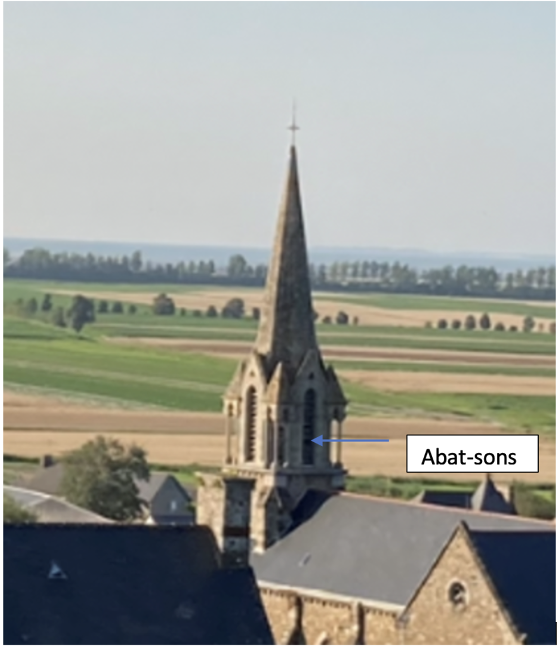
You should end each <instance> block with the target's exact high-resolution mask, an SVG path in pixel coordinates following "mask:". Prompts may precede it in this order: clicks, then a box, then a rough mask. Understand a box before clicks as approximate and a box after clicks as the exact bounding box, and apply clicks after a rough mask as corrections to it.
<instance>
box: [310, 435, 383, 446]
mask: <svg viewBox="0 0 560 647" xmlns="http://www.w3.org/2000/svg"><path fill="white" fill-rule="evenodd" d="M313 442H314V443H317V445H321V447H322V446H323V443H388V442H389V439H388V438H331V439H330V440H327V438H323V436H317V438H313Z"/></svg>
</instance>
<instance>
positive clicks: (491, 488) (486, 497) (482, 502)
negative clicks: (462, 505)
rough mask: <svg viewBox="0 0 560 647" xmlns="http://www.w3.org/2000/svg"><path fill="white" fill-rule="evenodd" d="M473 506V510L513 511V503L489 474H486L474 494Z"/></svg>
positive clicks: (509, 512)
mask: <svg viewBox="0 0 560 647" xmlns="http://www.w3.org/2000/svg"><path fill="white" fill-rule="evenodd" d="M471 508H472V509H473V510H486V511H489V512H502V513H504V514H511V513H512V512H513V508H512V506H511V504H509V503H508V502H507V501H506V500H505V499H504V495H503V494H502V493H501V492H500V491H499V490H498V489H497V488H496V486H495V485H494V481H493V480H492V479H491V478H490V476H489V475H487V476H486V478H485V479H484V480H483V481H482V483H481V484H480V485H479V486H478V487H477V488H476V491H475V493H474V494H473V495H472V499H471Z"/></svg>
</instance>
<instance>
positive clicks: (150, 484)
mask: <svg viewBox="0 0 560 647" xmlns="http://www.w3.org/2000/svg"><path fill="white" fill-rule="evenodd" d="M134 482H135V483H136V487H137V488H138V495H139V496H140V498H141V499H142V500H144V501H146V502H147V503H148V504H149V503H150V502H151V501H153V499H154V498H155V496H156V495H157V493H158V492H159V491H160V490H161V488H162V487H163V486H164V485H165V484H166V483H173V486H174V487H175V489H176V491H177V493H178V494H179V495H181V496H182V497H183V499H184V501H190V498H191V497H190V495H189V494H188V492H187V491H186V490H185V488H184V487H183V486H182V485H181V484H180V483H179V481H178V480H177V479H176V478H175V477H174V476H173V475H172V474H165V472H152V474H151V475H150V480H149V481H142V480H140V479H134Z"/></svg>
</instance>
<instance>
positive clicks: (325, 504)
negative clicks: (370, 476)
mask: <svg viewBox="0 0 560 647" xmlns="http://www.w3.org/2000/svg"><path fill="white" fill-rule="evenodd" d="M294 520H295V523H294V526H295V527H294V528H293V529H292V531H291V532H290V533H289V534H287V535H286V536H285V537H284V538H283V539H281V540H280V541H279V542H277V543H276V544H274V545H273V546H271V547H270V548H269V549H268V550H267V551H266V552H265V553H264V554H260V555H259V554H254V555H253V556H252V564H253V566H254V568H255V572H256V575H257V579H258V580H259V582H260V583H261V584H266V583H268V584H273V585H279V586H293V587H296V588H302V589H311V590H315V591H323V592H326V593H332V594H336V595H339V596H349V597H355V598H360V599H362V600H371V601H376V602H380V603H389V604H393V605H401V606H404V605H406V603H407V602H408V601H409V599H410V598H411V597H412V595H413V594H414V592H415V591H416V589H417V588H418V586H419V585H420V583H421V582H422V580H423V578H424V577H425V575H426V574H427V573H428V570H429V569H430V567H431V566H432V564H433V563H434V561H435V559H436V557H437V556H438V555H439V553H440V552H441V550H442V548H443V547H444V545H445V543H446V542H447V540H448V539H449V538H450V536H451V534H452V532H453V531H454V529H455V528H456V527H457V525H458V524H459V522H460V521H464V522H465V523H466V524H467V526H468V527H469V529H472V530H503V531H507V530H533V531H535V530H541V529H542V530H544V531H546V530H547V531H549V533H550V534H552V535H553V534H554V532H555V526H554V525H552V524H550V523H548V522H539V521H537V520H532V519H524V518H521V517H516V516H511V515H498V514H492V513H479V512H474V511H470V510H462V509H459V508H444V507H439V506H431V505H427V504H415V503H410V502H404V501H396V500H391V499H382V498H376V497H366V496H357V495H351V494H339V495H333V496H329V495H327V494H323V493H320V492H314V491H309V492H308V493H307V494H306V495H305V496H304V497H303V499H302V501H301V502H300V504H299V506H298V507H297V508H296V510H295V513H294ZM550 568H552V565H550Z"/></svg>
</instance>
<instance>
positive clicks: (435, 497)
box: [413, 490, 472, 509]
mask: <svg viewBox="0 0 560 647" xmlns="http://www.w3.org/2000/svg"><path fill="white" fill-rule="evenodd" d="M471 498H472V492H457V491H456V490H455V491H454V490H423V491H422V492H420V494H419V495H418V496H417V497H414V499H413V500H414V501H415V502H416V503H429V504H430V505H442V506H449V507H450V508H465V509H470V507H471Z"/></svg>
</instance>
